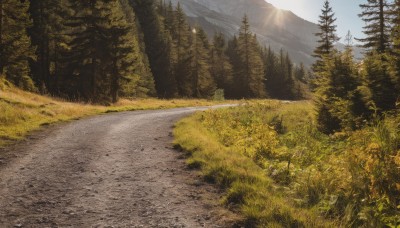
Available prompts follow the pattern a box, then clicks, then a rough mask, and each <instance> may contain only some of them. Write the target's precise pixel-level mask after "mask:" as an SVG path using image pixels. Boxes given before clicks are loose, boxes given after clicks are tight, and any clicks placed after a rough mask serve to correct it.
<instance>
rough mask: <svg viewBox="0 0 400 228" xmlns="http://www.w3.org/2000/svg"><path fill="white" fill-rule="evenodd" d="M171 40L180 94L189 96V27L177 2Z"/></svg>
mask: <svg viewBox="0 0 400 228" xmlns="http://www.w3.org/2000/svg"><path fill="white" fill-rule="evenodd" d="M171 34H172V40H173V44H174V48H175V54H176V59H174V74H175V79H176V81H177V82H179V83H178V92H179V95H180V96H184V97H191V96H192V94H193V93H194V91H192V79H191V78H190V74H188V72H190V70H191V69H190V57H191V56H190V52H189V50H190V38H191V29H190V27H189V25H188V23H187V22H186V16H185V14H184V12H183V9H182V7H181V5H180V4H179V3H178V5H177V7H176V9H175V12H174V21H173V24H172V31H171Z"/></svg>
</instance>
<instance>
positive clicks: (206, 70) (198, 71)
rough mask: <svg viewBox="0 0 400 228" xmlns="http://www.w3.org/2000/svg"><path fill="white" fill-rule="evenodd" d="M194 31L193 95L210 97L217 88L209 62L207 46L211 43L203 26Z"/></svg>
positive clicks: (192, 57)
mask: <svg viewBox="0 0 400 228" xmlns="http://www.w3.org/2000/svg"><path fill="white" fill-rule="evenodd" d="M192 32H193V40H192V45H191V46H192V47H191V63H190V65H191V69H190V74H191V75H190V76H191V80H192V85H193V87H192V96H191V97H195V98H208V97H210V96H211V95H212V94H213V93H214V91H215V88H216V87H215V84H214V80H213V78H212V76H211V73H210V67H209V62H208V60H209V50H208V49H207V46H209V44H208V40H207V37H206V34H205V32H204V31H203V30H202V29H201V28H199V27H197V28H194V29H193V31H192ZM188 73H189V72H188Z"/></svg>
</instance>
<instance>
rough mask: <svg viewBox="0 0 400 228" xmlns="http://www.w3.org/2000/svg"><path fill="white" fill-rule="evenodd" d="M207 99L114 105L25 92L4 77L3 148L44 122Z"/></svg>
mask: <svg viewBox="0 0 400 228" xmlns="http://www.w3.org/2000/svg"><path fill="white" fill-rule="evenodd" d="M216 103H218V102H214V101H207V100H158V99H138V100H127V99H122V100H121V101H120V102H118V103H117V104H114V105H112V106H99V105H90V104H82V103H72V102H66V101H63V100H61V99H57V98H51V97H47V96H40V95H38V94H34V93H29V92H25V91H22V90H20V89H17V88H15V87H14V86H12V85H10V84H9V83H8V82H6V81H4V80H1V79H0V147H1V146H4V145H6V144H8V143H10V142H14V141H15V140H19V139H22V138H24V137H25V136H26V135H27V134H28V133H29V132H31V131H33V130H36V129H39V128H40V127H41V126H43V125H48V124H52V123H55V122H60V121H68V120H73V119H78V118H81V117H85V116H90V115H96V114H101V113H108V112H120V111H133V110H146V109H166V108H177V107H188V106H208V105H213V104H216Z"/></svg>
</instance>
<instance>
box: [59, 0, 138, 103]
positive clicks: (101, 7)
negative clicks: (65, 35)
mask: <svg viewBox="0 0 400 228" xmlns="http://www.w3.org/2000/svg"><path fill="white" fill-rule="evenodd" d="M70 4H71V7H73V8H74V9H76V10H75V13H74V15H73V16H72V17H71V18H70V21H69V22H68V25H69V26H71V29H70V30H71V31H73V33H72V34H71V37H72V41H71V42H70V50H71V51H70V53H69V55H70V62H69V65H68V68H69V69H70V70H71V71H70V74H72V75H73V78H75V79H72V80H71V79H70V82H71V84H70V85H69V86H70V87H72V91H70V89H68V88H67V89H66V90H65V92H66V93H67V94H68V95H69V96H70V97H71V96H72V97H78V98H81V99H84V100H86V101H93V102H101V103H109V102H116V101H117V100H118V97H119V93H120V92H121V90H122V87H123V86H124V85H127V84H130V86H129V88H131V89H134V88H135V87H136V86H137V84H138V81H139V80H140V76H139V75H137V72H135V70H136V69H135V67H136V66H137V64H136V63H137V61H138V59H139V57H138V54H139V46H138V42H137V40H135V39H134V38H135V36H134V34H133V32H134V31H132V28H131V27H130V26H129V24H128V22H127V20H126V15H125V13H124V12H123V10H122V7H121V2H120V1H113V0H101V1H100V0H98V1H92V0H85V1H79V2H71V3H70ZM67 77H71V76H69V75H67ZM65 81H68V80H65ZM67 84H68V83H67ZM64 86H65V85H64Z"/></svg>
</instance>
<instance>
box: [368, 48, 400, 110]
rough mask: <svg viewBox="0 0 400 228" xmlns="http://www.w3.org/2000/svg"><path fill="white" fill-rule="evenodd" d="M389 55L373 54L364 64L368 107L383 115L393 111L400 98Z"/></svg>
mask: <svg viewBox="0 0 400 228" xmlns="http://www.w3.org/2000/svg"><path fill="white" fill-rule="evenodd" d="M388 58H389V56H388V55H387V54H379V53H377V52H372V53H370V55H368V56H367V57H366V59H364V62H363V71H362V73H363V80H364V87H365V88H366V90H367V91H368V92H367V94H366V97H367V100H368V105H369V107H370V108H371V109H373V110H374V111H376V112H377V113H378V114H381V113H382V112H384V111H389V110H393V109H394V108H395V107H396V100H397V98H398V96H399V94H398V93H396V88H395V84H394V83H393V81H392V75H391V72H390V66H389V64H390V62H389V60H388Z"/></svg>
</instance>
